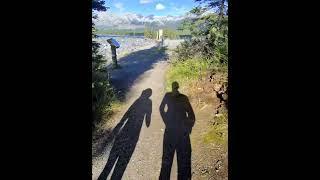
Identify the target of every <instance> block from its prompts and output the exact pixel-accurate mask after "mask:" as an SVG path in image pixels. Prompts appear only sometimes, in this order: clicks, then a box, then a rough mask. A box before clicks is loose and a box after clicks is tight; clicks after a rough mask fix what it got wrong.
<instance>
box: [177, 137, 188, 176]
mask: <svg viewBox="0 0 320 180" xmlns="http://www.w3.org/2000/svg"><path fill="white" fill-rule="evenodd" d="M177 161H178V180H189V179H191V144H190V138H189V135H186V136H184V137H183V138H182V139H181V141H180V142H179V144H178V146H177Z"/></svg>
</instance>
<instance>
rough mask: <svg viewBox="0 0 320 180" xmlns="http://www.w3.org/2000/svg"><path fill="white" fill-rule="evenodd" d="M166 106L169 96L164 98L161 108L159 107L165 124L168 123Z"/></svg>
mask: <svg viewBox="0 0 320 180" xmlns="http://www.w3.org/2000/svg"><path fill="white" fill-rule="evenodd" d="M166 104H167V94H166V95H165V96H164V98H163V99H162V102H161V104H160V107H159V111H160V115H161V117H162V120H163V122H164V123H165V124H167V123H166V119H167V118H166V112H165V111H164V107H165V106H166Z"/></svg>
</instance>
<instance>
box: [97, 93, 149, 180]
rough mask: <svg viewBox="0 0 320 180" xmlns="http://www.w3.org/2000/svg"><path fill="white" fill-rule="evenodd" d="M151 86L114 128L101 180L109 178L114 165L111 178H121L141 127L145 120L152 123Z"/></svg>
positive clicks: (147, 123) (147, 124)
mask: <svg viewBox="0 0 320 180" xmlns="http://www.w3.org/2000/svg"><path fill="white" fill-rule="evenodd" d="M151 95H152V90H151V89H150V88H148V89H145V90H144V91H142V93H141V96H140V97H139V98H138V99H137V100H136V101H135V102H134V103H133V104H132V105H131V106H130V108H129V109H128V111H127V112H126V113H125V114H124V116H123V117H122V119H121V120H120V122H119V123H118V124H117V126H116V127H115V128H114V129H113V131H112V134H113V135H114V136H115V141H114V144H113V146H112V149H111V151H110V155H109V159H108V161H107V164H106V165H105V167H104V169H103V171H102V173H101V174H100V176H99V178H98V179H99V180H103V179H107V177H108V175H109V174H110V172H111V170H112V168H113V166H115V167H114V170H113V173H112V176H111V179H117V180H118V179H121V178H122V176H123V173H124V171H125V169H126V167H127V165H128V163H129V161H130V158H131V156H132V154H133V152H134V149H135V147H136V144H137V142H138V139H139V135H140V131H141V127H142V124H143V121H144V120H145V123H146V126H147V127H149V126H150V123H151V113H152V101H151V99H150V96H151Z"/></svg>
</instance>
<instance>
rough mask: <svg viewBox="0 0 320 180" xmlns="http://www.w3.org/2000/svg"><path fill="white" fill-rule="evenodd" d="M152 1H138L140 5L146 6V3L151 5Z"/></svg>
mask: <svg viewBox="0 0 320 180" xmlns="http://www.w3.org/2000/svg"><path fill="white" fill-rule="evenodd" d="M152 1H153V0H140V1H139V2H140V4H148V3H152Z"/></svg>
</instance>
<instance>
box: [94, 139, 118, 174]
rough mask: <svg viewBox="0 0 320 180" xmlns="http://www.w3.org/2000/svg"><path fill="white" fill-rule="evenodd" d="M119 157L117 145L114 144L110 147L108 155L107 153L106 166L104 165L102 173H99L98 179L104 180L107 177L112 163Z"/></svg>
mask: <svg viewBox="0 0 320 180" xmlns="http://www.w3.org/2000/svg"><path fill="white" fill-rule="evenodd" d="M118 157H119V148H118V146H117V145H114V146H113V147H112V149H111V152H110V155H109V159H108V161H107V164H106V166H105V167H104V169H103V171H102V173H101V174H100V175H99V178H98V180H105V179H107V177H108V175H109V174H110V172H111V170H112V167H113V165H114V163H115V162H116V160H117V159H118Z"/></svg>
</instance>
